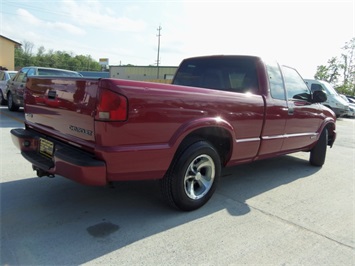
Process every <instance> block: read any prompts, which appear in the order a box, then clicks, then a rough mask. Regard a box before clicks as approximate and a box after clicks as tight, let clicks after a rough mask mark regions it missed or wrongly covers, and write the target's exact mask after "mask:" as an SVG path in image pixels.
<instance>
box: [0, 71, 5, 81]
mask: <svg viewBox="0 0 355 266" xmlns="http://www.w3.org/2000/svg"><path fill="white" fill-rule="evenodd" d="M0 80H5V72H0Z"/></svg>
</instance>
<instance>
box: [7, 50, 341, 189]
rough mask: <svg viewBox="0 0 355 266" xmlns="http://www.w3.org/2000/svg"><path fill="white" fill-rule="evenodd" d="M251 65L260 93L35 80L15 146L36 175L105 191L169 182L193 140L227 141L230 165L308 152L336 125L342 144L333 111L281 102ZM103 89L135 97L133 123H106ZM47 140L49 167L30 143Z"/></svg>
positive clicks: (260, 68)
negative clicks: (113, 185)
mask: <svg viewBox="0 0 355 266" xmlns="http://www.w3.org/2000/svg"><path fill="white" fill-rule="evenodd" d="M221 58H223V57H221ZM243 58H245V57H243ZM236 59H238V57H236ZM251 59H252V60H254V61H255V65H256V70H257V79H258V90H257V91H254V92H253V93H238V92H232V91H222V90H216V89H206V88H198V87H188V86H180V85H171V84H159V83H148V82H141V81H128V80H118V79H101V80H98V79H85V78H43V77H33V78H30V79H29V80H28V82H27V85H26V87H27V88H26V90H25V114H26V122H25V126H26V129H25V131H23V132H22V131H18V132H15V133H13V141H14V143H16V145H17V147H18V148H19V149H20V150H21V151H22V153H23V155H24V156H25V157H26V156H27V157H26V159H28V160H29V161H30V162H32V164H33V165H34V167H35V168H36V169H42V168H44V167H47V168H48V169H47V170H46V171H47V172H48V173H51V174H59V175H63V176H65V177H68V178H70V179H73V180H75V181H78V182H80V183H84V184H88V185H104V184H106V183H107V182H111V181H120V180H143V179H159V178H162V177H163V176H164V174H165V172H166V171H167V169H168V168H169V166H170V164H171V162H172V160H173V157H174V155H175V152H176V151H177V149H178V147H179V146H180V144H181V143H182V142H183V140H184V139H185V138H186V137H188V136H190V135H192V134H197V135H198V136H204V137H209V138H210V141H212V142H213V141H214V140H216V139H219V138H221V139H222V138H224V139H225V138H227V139H228V143H230V144H229V145H228V146H229V150H228V151H226V153H225V158H224V160H225V161H224V164H225V165H226V166H230V165H235V164H240V163H244V162H250V161H253V160H257V159H263V158H268V157H273V156H277V155H281V154H286V153H289V152H293V151H300V150H304V151H308V150H310V149H311V148H312V147H313V145H314V144H315V143H316V141H317V139H318V134H319V133H320V132H321V131H322V129H323V128H324V127H325V126H328V124H331V125H332V127H331V128H333V129H334V130H333V131H332V132H331V135H332V136H333V140H334V139H335V126H333V124H334V123H335V118H334V116H333V114H332V113H331V112H329V111H327V110H326V109H325V108H323V107H322V105H320V104H311V103H307V102H304V101H292V102H289V101H285V100H276V99H273V98H272V97H271V96H270V95H269V94H270V93H269V90H270V89H269V84H268V75H267V72H266V66H265V65H264V63H263V61H262V60H261V59H260V58H257V57H251ZM178 71H179V70H178ZM102 90H110V91H112V92H114V93H117V94H119V95H122V96H124V97H125V99H127V103H128V105H127V106H128V107H127V117H128V118H127V120H125V121H107V120H105V118H103V119H99V118H98V117H100V116H102V117H105V116H106V115H107V114H105V113H104V112H103V113H102V114H98V113H97V110H98V109H97V105H98V104H100V103H99V101H100V91H102ZM290 107H291V108H292V111H293V113H292V114H290V112H289V110H290ZM209 134H213V135H209ZM40 137H41V138H46V139H48V140H49V141H51V142H53V143H54V147H55V148H54V154H53V157H52V158H51V159H48V158H47V159H46V163H45V164H44V165H43V164H41V163H39V162H38V161H37V159H36V158H37V157H36V156H35V155H33V154H32V153H31V154H32V155H33V156H34V157H33V158H32V157H31V156H32V155H31V154H27V153H28V152H29V148H28V147H25V144H24V143H25V141H26V140H27V141H29V142H30V143H31V144H30V145H31V148H30V151H31V152H35V151H36V150H38V149H39V147H38V146H39V144H38V143H39V141H38V139H39V138H40ZM70 154H78V156H79V157H80V160H78V161H76V160H74V159H73V158H72V157H71V155H70ZM85 158H87V161H88V163H87V164H86V163H83V162H84V161H85V160H86V159H85Z"/></svg>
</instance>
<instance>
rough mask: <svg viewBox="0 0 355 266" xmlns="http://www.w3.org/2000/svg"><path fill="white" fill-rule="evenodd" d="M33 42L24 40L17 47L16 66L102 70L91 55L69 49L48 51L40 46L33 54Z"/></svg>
mask: <svg viewBox="0 0 355 266" xmlns="http://www.w3.org/2000/svg"><path fill="white" fill-rule="evenodd" d="M33 47H34V45H33V43H31V42H28V41H24V42H23V44H22V46H21V47H19V48H16V49H15V68H21V67H24V66H30V65H32V66H41V67H53V68H62V69H68V70H74V71H83V70H85V71H100V70H101V66H100V64H99V63H98V62H97V61H95V60H93V59H92V58H91V56H90V55H86V56H84V55H74V54H73V53H71V52H67V51H53V50H52V49H51V50H49V51H48V52H47V51H46V49H45V48H44V46H40V47H39V48H38V50H37V54H33V52H32V51H33Z"/></svg>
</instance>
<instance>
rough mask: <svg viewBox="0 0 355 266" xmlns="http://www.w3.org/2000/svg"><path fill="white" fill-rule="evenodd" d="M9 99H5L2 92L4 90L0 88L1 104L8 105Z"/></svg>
mask: <svg viewBox="0 0 355 266" xmlns="http://www.w3.org/2000/svg"><path fill="white" fill-rule="evenodd" d="M6 104H7V101H6V100H5V99H4V95H3V94H2V91H1V90H0V105H6Z"/></svg>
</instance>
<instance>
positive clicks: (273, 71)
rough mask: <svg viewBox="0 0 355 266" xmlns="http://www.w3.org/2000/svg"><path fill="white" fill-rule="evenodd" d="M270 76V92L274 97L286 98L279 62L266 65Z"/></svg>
mask: <svg viewBox="0 0 355 266" xmlns="http://www.w3.org/2000/svg"><path fill="white" fill-rule="evenodd" d="M266 69H267V73H268V76H269V85H270V94H271V97H272V98H274V99H279V100H286V95H285V89H284V84H283V80H282V75H281V71H280V68H279V66H278V64H277V63H276V62H275V63H274V64H272V65H271V64H269V65H266Z"/></svg>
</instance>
